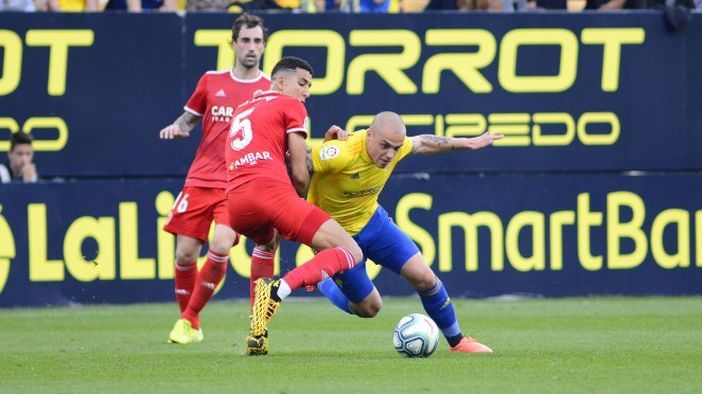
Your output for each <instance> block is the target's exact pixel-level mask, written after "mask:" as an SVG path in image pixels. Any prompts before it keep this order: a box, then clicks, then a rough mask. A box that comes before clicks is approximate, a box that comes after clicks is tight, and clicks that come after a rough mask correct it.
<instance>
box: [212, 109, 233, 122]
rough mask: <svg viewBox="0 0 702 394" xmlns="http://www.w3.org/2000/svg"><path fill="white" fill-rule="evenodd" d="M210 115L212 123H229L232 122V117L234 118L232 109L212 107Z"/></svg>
mask: <svg viewBox="0 0 702 394" xmlns="http://www.w3.org/2000/svg"><path fill="white" fill-rule="evenodd" d="M210 115H212V121H213V122H227V123H229V122H231V121H232V116H234V108H232V107H221V106H219V105H213V106H212V109H211V110H210Z"/></svg>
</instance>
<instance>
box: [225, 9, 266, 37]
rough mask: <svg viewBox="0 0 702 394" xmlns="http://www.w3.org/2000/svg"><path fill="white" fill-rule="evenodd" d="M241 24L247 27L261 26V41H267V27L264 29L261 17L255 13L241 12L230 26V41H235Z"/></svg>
mask: <svg viewBox="0 0 702 394" xmlns="http://www.w3.org/2000/svg"><path fill="white" fill-rule="evenodd" d="M243 26H246V28H247V29H252V28H254V27H256V26H261V30H263V42H266V41H268V29H266V26H265V25H264V24H263V19H262V18H261V17H259V16H256V15H251V14H241V15H239V17H238V18H236V20H234V25H233V26H232V43H235V42H236V40H237V39H238V38H239V32H240V31H241V28H242V27H243Z"/></svg>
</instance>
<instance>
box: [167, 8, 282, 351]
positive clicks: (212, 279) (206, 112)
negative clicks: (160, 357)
mask: <svg viewBox="0 0 702 394" xmlns="http://www.w3.org/2000/svg"><path fill="white" fill-rule="evenodd" d="M265 42H266V28H265V26H264V24H263V20H262V19H261V18H259V17H257V16H254V15H248V14H243V15H241V16H239V17H238V18H237V19H236V20H235V21H234V25H233V27H232V45H233V48H234V51H235V53H236V58H235V64H234V67H233V68H232V69H230V70H227V71H208V72H207V73H205V74H204V75H203V76H202V77H201V78H200V81H199V82H198V84H197V87H196V88H195V91H194V92H193V94H192V96H191V97H190V99H189V100H188V102H187V104H186V105H185V107H184V109H185V111H184V112H183V114H182V115H181V116H180V117H179V118H178V119H176V121H175V122H173V124H172V125H169V126H167V127H165V128H164V129H163V130H161V133H160V138H161V139H174V138H186V137H189V136H190V134H191V132H192V131H193V129H194V128H195V126H196V125H197V123H198V122H200V121H201V120H202V137H201V140H200V146H199V147H198V149H197V153H196V154H195V159H194V160H193V162H192V164H191V166H190V170H189V171H188V175H187V177H186V179H185V185H184V186H183V190H182V191H181V192H180V194H178V197H177V198H176V201H175V204H174V206H173V210H172V211H171V213H170V214H169V218H168V220H167V222H166V225H165V227H164V230H165V231H167V232H169V233H171V234H174V235H175V236H176V260H175V296H176V300H177V301H178V306H179V307H180V312H181V316H180V319H179V320H178V321H177V322H176V323H175V325H174V327H173V329H172V330H171V332H170V335H169V340H170V342H172V343H179V344H188V343H193V342H201V341H202V340H203V339H204V336H203V332H202V328H201V327H200V311H201V310H202V309H203V308H204V307H205V305H206V304H207V302H208V301H209V300H210V298H211V297H212V294H213V293H214V291H215V289H216V288H217V286H218V285H219V283H220V282H221V280H222V278H223V277H224V275H225V273H226V271H227V260H228V257H229V249H231V248H232V246H234V245H235V244H236V243H237V242H238V235H237V233H236V232H235V231H234V230H233V229H232V228H231V226H230V223H229V222H230V221H229V216H228V212H227V206H226V199H225V195H224V189H225V185H226V165H225V160H224V145H225V142H226V136H227V132H228V131H229V127H230V125H231V121H232V117H233V115H234V110H235V109H236V107H237V106H238V105H239V104H241V103H242V102H244V101H246V100H247V99H249V98H250V97H251V96H252V95H253V93H254V92H255V91H257V90H265V89H268V87H269V86H270V79H269V78H268V77H267V76H266V75H265V74H264V73H263V72H262V71H261V70H260V69H259V63H260V60H261V55H263V50H264V46H265ZM213 220H214V222H215V226H214V236H213V240H212V242H211V243H210V244H209V251H208V253H207V261H206V262H205V264H204V265H203V266H202V269H201V270H200V271H199V272H198V268H197V259H198V257H199V256H200V250H201V248H202V245H203V244H204V243H205V242H207V238H208V234H209V230H210V226H211V224H212V221H213ZM274 251H275V249H270V250H269V249H265V248H259V250H257V251H256V253H255V254H254V256H253V258H252V261H251V264H252V269H251V271H252V283H253V280H255V279H256V278H258V277H260V276H266V277H269V276H272V275H273V253H274ZM254 273H256V274H257V275H258V276H256V277H254V275H253V274H254ZM251 287H252V288H253V286H251ZM251 299H252V300H253V296H252V297H251Z"/></svg>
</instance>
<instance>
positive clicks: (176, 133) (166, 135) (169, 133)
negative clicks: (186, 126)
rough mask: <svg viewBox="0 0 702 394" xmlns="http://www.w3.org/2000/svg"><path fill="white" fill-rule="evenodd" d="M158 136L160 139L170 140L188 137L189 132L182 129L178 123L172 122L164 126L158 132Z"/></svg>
mask: <svg viewBox="0 0 702 394" xmlns="http://www.w3.org/2000/svg"><path fill="white" fill-rule="evenodd" d="M159 137H160V138H161V139H162V140H172V139H174V138H187V137H190V132H188V131H183V130H181V129H180V127H178V125H175V124H172V125H170V126H167V127H164V128H163V129H162V130H161V132H160V133H159Z"/></svg>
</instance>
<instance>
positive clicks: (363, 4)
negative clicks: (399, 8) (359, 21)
mask: <svg viewBox="0 0 702 394" xmlns="http://www.w3.org/2000/svg"><path fill="white" fill-rule="evenodd" d="M389 8H390V0H359V1H358V11H359V12H365V13H373V14H387V13H388V9H389Z"/></svg>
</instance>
